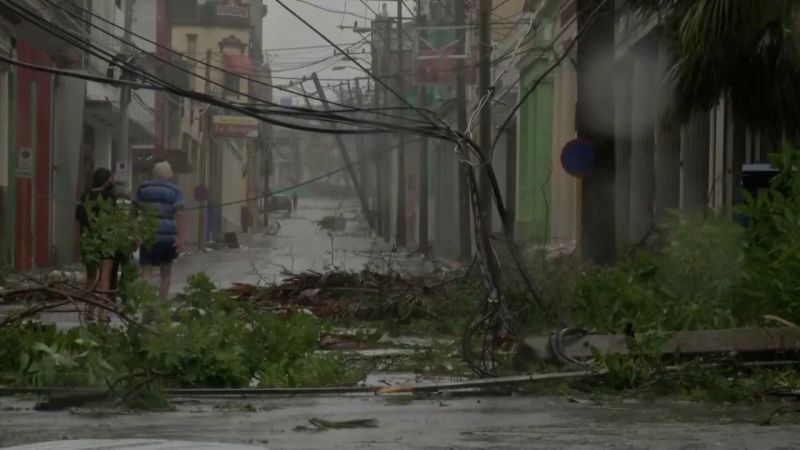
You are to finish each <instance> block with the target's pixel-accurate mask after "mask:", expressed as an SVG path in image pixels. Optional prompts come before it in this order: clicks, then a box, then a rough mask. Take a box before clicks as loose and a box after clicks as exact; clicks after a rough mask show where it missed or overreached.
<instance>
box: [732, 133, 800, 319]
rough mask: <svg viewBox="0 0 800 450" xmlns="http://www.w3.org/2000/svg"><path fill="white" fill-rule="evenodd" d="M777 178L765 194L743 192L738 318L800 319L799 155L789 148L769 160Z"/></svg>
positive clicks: (740, 210)
mask: <svg viewBox="0 0 800 450" xmlns="http://www.w3.org/2000/svg"><path fill="white" fill-rule="evenodd" d="M772 163H773V165H774V166H775V167H776V168H777V169H778V170H779V171H780V174H779V175H778V176H777V177H776V178H775V179H774V180H773V182H772V185H771V188H770V189H769V190H765V191H761V192H759V193H758V195H756V196H755V197H753V196H751V195H749V194H747V193H745V194H746V195H745V197H744V200H745V201H744V204H743V205H742V206H741V207H740V209H739V212H740V213H741V214H742V215H743V216H745V217H747V218H748V224H747V228H746V237H747V239H746V252H747V267H746V270H745V271H744V280H743V282H742V285H741V289H742V293H743V296H744V297H745V298H746V299H747V302H746V303H744V302H743V303H742V304H741V305H739V311H738V313H739V314H740V315H749V316H754V315H757V314H759V313H762V314H763V313H770V314H777V315H780V316H781V317H784V318H786V319H789V320H796V319H799V318H800V281H798V280H800V177H798V176H797V168H798V167H800V152H797V151H793V150H791V149H789V148H786V149H784V151H783V152H782V153H781V154H779V155H774V156H773V157H772Z"/></svg>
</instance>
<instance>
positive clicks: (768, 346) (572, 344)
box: [517, 327, 800, 362]
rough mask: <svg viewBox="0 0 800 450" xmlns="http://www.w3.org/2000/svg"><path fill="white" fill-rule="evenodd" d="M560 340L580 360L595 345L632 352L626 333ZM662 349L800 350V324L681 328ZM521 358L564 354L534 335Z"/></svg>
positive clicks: (697, 352) (695, 352)
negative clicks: (686, 329)
mask: <svg viewBox="0 0 800 450" xmlns="http://www.w3.org/2000/svg"><path fill="white" fill-rule="evenodd" d="M560 341H561V345H560V352H561V353H562V356H566V357H567V358H572V359H577V360H583V359H589V358H591V357H592V349H596V350H597V351H598V352H600V353H602V354H609V355H627V354H628V353H629V349H628V345H627V338H626V336H625V335H623V334H587V335H577V336H576V335H567V336H564V337H563V338H562V339H561V340H560ZM661 352H662V354H664V355H665V356H669V355H675V354H680V355H682V356H687V357H699V356H705V355H714V354H737V355H748V354H749V355H758V354H790V353H800V328H794V327H783V328H734V329H725V330H697V331H678V332H675V333H674V334H672V336H670V337H669V338H668V339H667V341H666V342H665V343H664V346H663V347H662V349H661ZM517 359H518V361H520V362H540V361H541V362H558V361H561V360H562V359H563V358H560V357H559V355H556V354H555V352H554V349H553V337H552V336H532V337H528V338H526V339H524V340H523V342H522V343H521V344H520V346H519V350H518V353H517Z"/></svg>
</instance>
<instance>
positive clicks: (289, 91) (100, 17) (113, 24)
mask: <svg viewBox="0 0 800 450" xmlns="http://www.w3.org/2000/svg"><path fill="white" fill-rule="evenodd" d="M44 1H47V2H49V3H51V4H52V5H53V6H54V7H58V8H60V6H59V5H58V4H56V3H55V2H54V0H44ZM77 8H78V9H79V10H82V11H83V12H85V13H87V14H88V15H89V16H91V17H94V18H97V19H98V20H100V21H101V22H103V23H106V24H108V25H110V26H112V27H114V28H116V29H120V30H124V27H121V26H120V25H117V24H116V23H114V22H112V21H109V20H108V19H106V18H104V17H102V16H99V15H97V14H94V13H93V12H91V11H90V10H87V9H85V8H81V7H77ZM67 13H68V14H70V12H67ZM74 17H76V18H78V19H79V20H82V21H84V22H87V23H88V24H89V26H92V27H94V28H96V29H98V30H99V31H101V32H103V33H107V34H108V32H107V31H106V30H105V29H103V28H102V27H98V26H97V25H96V24H92V23H91V21H87V19H85V18H83V17H81V16H74ZM130 33H131V35H132V36H134V37H136V38H138V39H141V40H143V41H144V42H147V43H149V44H153V45H155V46H156V47H157V48H161V49H164V50H166V51H168V52H170V53H172V54H176V55H180V56H182V57H184V58H185V59H187V60H189V61H192V62H195V63H198V64H201V65H203V66H208V67H210V68H212V69H214V70H218V71H221V72H223V73H226V74H230V75H235V76H238V77H240V78H242V79H244V80H247V81H249V82H251V83H255V84H258V85H262V86H266V87H271V88H275V89H277V90H280V91H283V92H288V93H291V94H295V95H299V96H302V97H307V98H311V99H314V100H316V101H320V99H319V98H318V97H314V96H310V95H308V94H304V93H300V92H297V91H293V90H290V89H287V88H284V87H281V86H276V85H273V84H270V83H266V82H264V81H261V80H256V79H252V78H249V77H246V76H243V75H241V74H238V73H234V72H230V71H229V70H227V69H224V68H222V67H218V66H214V65H212V64H209V63H207V62H205V61H202V60H200V59H197V58H194V57H191V56H189V55H184V54H182V53H180V52H177V51H175V50H173V49H172V48H170V47H167V46H164V45H161V44H159V43H158V42H156V41H153V40H152V39H150V38H147V37H145V36H142V35H140V34H137V33H135V32H130ZM111 37H112V38H114V39H121V38H120V37H119V36H116V35H114V34H113V33H111ZM366 39H367V37H365V38H362V39H361V40H360V41H359V42H358V43H360V42H362V41H364V40H366ZM326 41H327V42H328V44H329V45H331V46H333V47H334V48H335V49H336V50H338V51H339V52H340V53H343V54H344V55H345V56H347V55H346V52H345V51H344V50H343V49H342V48H340V47H339V46H338V45H337V44H335V43H334V42H332V41H330V40H329V39H327V38H326ZM126 44H127V43H126ZM134 48H138V47H135V46H134ZM139 50H141V49H139ZM157 59H159V60H162V62H165V63H166V64H168V65H172V66H174V64H172V63H171V62H170V61H163V59H160V58H157ZM179 69H180V70H183V68H180V67H179ZM191 74H192V75H193V76H195V77H198V78H202V77H200V76H199V75H197V74H195V73H193V72H192V73H191ZM261 101H263V100H261ZM329 103H330V104H332V105H336V106H344V107H348V106H350V105H342V104H339V103H336V102H329ZM378 114H380V113H378ZM383 115H385V116H387V117H392V118H394V119H398V120H413V119H410V118H407V117H405V116H397V115H387V114H383Z"/></svg>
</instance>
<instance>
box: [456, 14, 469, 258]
mask: <svg viewBox="0 0 800 450" xmlns="http://www.w3.org/2000/svg"><path fill="white" fill-rule="evenodd" d="M465 9H466V8H465V6H464V0H456V7H455V16H456V17H455V25H456V26H457V27H462V28H458V29H459V30H463V27H464V26H465V25H466V15H467V14H466V10H465ZM467 32H468V31H467V30H464V33H465V34H464V37H465V38H466V33H467ZM461 45H462V46H464V48H463V49H462V50H463V52H464V53H466V52H469V51H470V50H471V49H468V48H466V39H464V40H463V42H462V44H461ZM464 69H465V67H464V60H462V59H460V58H459V59H458V60H456V123H457V125H458V130H459V131H463V132H465V131H467V86H466V84H467V83H466V73H465V72H464ZM461 157H463V158H468V157H469V155H468V154H463V155H461ZM469 170H470V168H469V166H468V165H466V164H462V163H461V162H460V161H459V162H458V225H459V227H458V239H459V245H460V247H459V255H460V256H461V260H462V261H464V262H467V261H469V260H470V259H471V258H472V232H471V231H472V222H471V216H470V194H469V179H468V177H469Z"/></svg>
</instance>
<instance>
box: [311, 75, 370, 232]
mask: <svg viewBox="0 0 800 450" xmlns="http://www.w3.org/2000/svg"><path fill="white" fill-rule="evenodd" d="M311 79H312V80H314V86H316V88H317V95H318V97H319V99H320V101H322V107H323V108H325V111H330V109H331V106H330V105H329V104H328V100H327V98H326V97H325V91H324V90H322V83H320V82H319V77H318V76H317V73H316V72H314V73H312V74H311ZM334 136H335V137H336V144H337V145H338V146H339V152H340V153H341V155H342V162H344V164H345V167H346V168H347V173H348V175H350V181H351V182H352V183H353V189H355V191H356V194H357V195H358V200H359V201H360V202H361V214H363V215H364V218H365V219H366V220H367V223H368V224H369V226H370V228H371V227H372V225H373V224H372V215H371V214H370V212H369V202H368V201H367V195H366V193H365V192H364V189H363V188H362V186H361V182H360V181H359V180H358V175H356V168H355V167H353V161H352V160H351V159H350V154H349V153H348V152H347V146H345V143H344V139H342V135H341V134H338V133H337V134H335V135H334Z"/></svg>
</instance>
